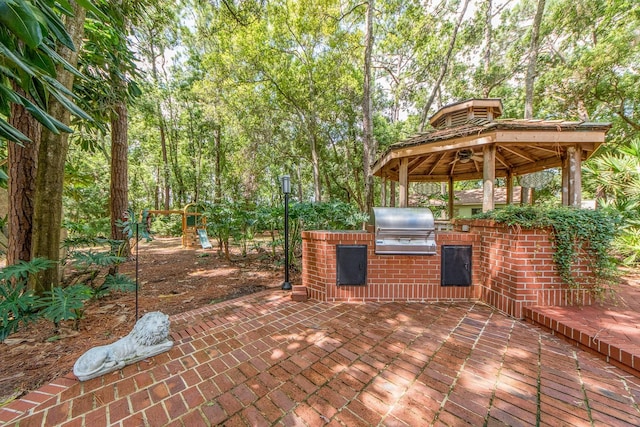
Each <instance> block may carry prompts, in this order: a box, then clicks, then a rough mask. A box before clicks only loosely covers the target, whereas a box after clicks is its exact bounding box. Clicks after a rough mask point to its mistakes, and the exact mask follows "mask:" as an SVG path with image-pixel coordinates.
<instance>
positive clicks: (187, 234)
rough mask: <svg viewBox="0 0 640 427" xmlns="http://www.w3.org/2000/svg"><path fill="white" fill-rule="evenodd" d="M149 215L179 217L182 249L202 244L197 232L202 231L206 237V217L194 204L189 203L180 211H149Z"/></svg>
mask: <svg viewBox="0 0 640 427" xmlns="http://www.w3.org/2000/svg"><path fill="white" fill-rule="evenodd" d="M149 214H150V215H181V216H182V247H185V248H192V247H196V246H200V245H201V244H202V242H201V240H200V235H199V232H198V230H204V231H205V234H204V235H205V236H206V228H207V217H206V216H205V215H204V213H203V212H199V211H198V206H197V204H196V203H189V204H188V205H186V206H185V207H184V208H183V209H182V210H149ZM200 233H201V232H200Z"/></svg>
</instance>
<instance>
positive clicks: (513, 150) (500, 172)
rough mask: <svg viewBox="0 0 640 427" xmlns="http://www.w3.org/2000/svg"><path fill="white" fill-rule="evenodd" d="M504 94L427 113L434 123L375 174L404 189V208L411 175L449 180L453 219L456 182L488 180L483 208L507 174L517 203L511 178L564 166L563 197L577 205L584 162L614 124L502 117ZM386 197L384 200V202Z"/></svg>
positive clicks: (392, 151)
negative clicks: (454, 184)
mask: <svg viewBox="0 0 640 427" xmlns="http://www.w3.org/2000/svg"><path fill="white" fill-rule="evenodd" d="M501 115H502V101H501V100H500V99H496V98H489V99H471V100H467V101H462V102H458V103H455V104H450V105H447V106H445V107H443V108H442V109H440V110H439V111H438V112H437V113H436V114H435V115H433V117H431V119H430V120H429V121H430V123H431V126H432V127H433V128H434V130H431V131H428V132H423V133H420V134H417V135H414V136H412V137H410V138H408V139H406V140H404V141H401V142H398V143H395V144H393V145H391V146H390V147H389V149H388V150H387V151H386V152H385V153H384V154H383V155H382V156H381V157H380V158H379V159H378V160H377V161H376V162H375V163H374V165H373V167H372V170H373V174H374V176H378V177H380V178H382V180H383V200H385V201H386V189H387V181H391V183H392V184H391V185H392V189H393V188H394V187H393V186H394V185H395V182H398V184H399V188H398V193H399V207H407V206H408V204H409V182H447V183H448V191H449V206H448V212H449V218H451V217H452V214H453V200H454V197H453V183H454V181H464V180H476V179H481V180H482V181H483V203H482V210H483V211H485V212H486V211H489V210H492V209H493V208H494V192H495V188H494V186H495V179H496V178H498V177H500V178H505V179H506V183H507V203H513V178H514V177H516V176H522V175H525V174H529V173H532V172H539V171H543V170H545V169H549V168H557V167H560V168H562V204H563V205H565V206H575V207H579V206H580V203H581V200H582V188H581V187H582V176H581V164H582V162H583V161H584V160H586V159H588V158H589V157H590V156H591V155H592V154H593V153H594V152H595V151H596V150H597V148H598V147H599V146H600V144H602V143H603V142H604V140H605V134H606V133H607V131H608V130H609V129H610V128H611V124H610V123H594V122H584V121H565V120H533V119H498V118H499V117H500V116H501ZM383 204H385V203H383Z"/></svg>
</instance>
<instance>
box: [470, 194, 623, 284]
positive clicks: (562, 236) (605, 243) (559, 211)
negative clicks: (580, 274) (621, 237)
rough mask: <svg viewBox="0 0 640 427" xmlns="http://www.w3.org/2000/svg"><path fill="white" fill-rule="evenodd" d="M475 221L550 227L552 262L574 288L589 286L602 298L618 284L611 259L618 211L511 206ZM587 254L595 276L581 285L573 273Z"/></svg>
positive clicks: (478, 216)
mask: <svg viewBox="0 0 640 427" xmlns="http://www.w3.org/2000/svg"><path fill="white" fill-rule="evenodd" d="M474 218H484V219H492V220H494V221H496V222H499V223H502V224H505V225H508V226H511V227H522V228H538V227H541V228H550V229H551V230H552V239H553V244H554V248H555V253H554V255H553V260H554V262H555V264H556V267H557V269H558V274H559V275H560V277H561V278H562V280H563V281H564V282H565V283H567V284H568V285H570V286H572V287H577V286H582V285H585V284H586V285H588V286H589V287H590V290H591V291H592V292H593V293H594V295H596V296H603V295H604V293H605V292H606V291H607V290H610V289H611V285H612V284H613V283H614V281H615V280H614V279H615V276H616V263H615V261H614V259H613V257H612V256H611V249H612V245H613V241H614V238H615V236H616V234H617V226H618V225H619V217H618V216H617V215H616V214H615V212H612V211H610V210H604V209H600V210H589V209H573V208H564V207H563V208H546V209H542V208H540V207H534V206H516V205H509V206H507V207H506V208H504V209H498V210H494V211H490V212H486V213H482V214H479V215H476V216H475V217H474ZM584 255H587V260H588V262H589V265H590V268H591V269H592V271H593V273H594V281H593V282H592V283H584V282H582V283H580V282H579V281H578V280H577V279H576V277H575V274H574V270H573V267H574V265H575V264H576V263H577V262H578V261H579V260H580V258H581V257H582V256H584ZM581 279H583V280H584V279H585V278H581Z"/></svg>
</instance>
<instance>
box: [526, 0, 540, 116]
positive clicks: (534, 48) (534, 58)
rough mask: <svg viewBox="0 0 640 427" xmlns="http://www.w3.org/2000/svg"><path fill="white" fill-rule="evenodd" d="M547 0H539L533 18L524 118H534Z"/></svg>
mask: <svg viewBox="0 0 640 427" xmlns="http://www.w3.org/2000/svg"><path fill="white" fill-rule="evenodd" d="M544 5H545V0H538V7H537V9H536V15H535V17H534V18H533V26H532V27H531V44H530V45H529V58H528V64H527V74H526V76H525V81H524V84H525V100H524V118H525V119H531V118H533V90H534V83H535V79H536V63H537V62H538V51H539V49H540V25H541V24H542V15H543V14H544Z"/></svg>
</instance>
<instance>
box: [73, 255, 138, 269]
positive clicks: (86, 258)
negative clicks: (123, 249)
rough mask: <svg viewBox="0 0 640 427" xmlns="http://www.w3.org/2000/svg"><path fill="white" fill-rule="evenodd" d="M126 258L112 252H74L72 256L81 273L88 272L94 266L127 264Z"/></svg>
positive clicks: (74, 264)
mask: <svg viewBox="0 0 640 427" xmlns="http://www.w3.org/2000/svg"><path fill="white" fill-rule="evenodd" d="M126 260H127V258H126V257H121V256H117V255H112V253H111V252H93V251H91V250H89V251H86V252H79V251H77V252H73V253H72V254H71V263H72V264H73V266H74V267H75V268H77V269H78V270H80V271H87V270H88V269H89V268H91V267H93V266H98V267H104V266H111V265H117V264H121V263H123V262H125V261H126Z"/></svg>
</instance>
